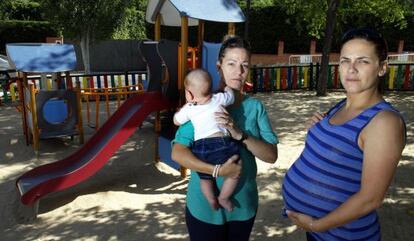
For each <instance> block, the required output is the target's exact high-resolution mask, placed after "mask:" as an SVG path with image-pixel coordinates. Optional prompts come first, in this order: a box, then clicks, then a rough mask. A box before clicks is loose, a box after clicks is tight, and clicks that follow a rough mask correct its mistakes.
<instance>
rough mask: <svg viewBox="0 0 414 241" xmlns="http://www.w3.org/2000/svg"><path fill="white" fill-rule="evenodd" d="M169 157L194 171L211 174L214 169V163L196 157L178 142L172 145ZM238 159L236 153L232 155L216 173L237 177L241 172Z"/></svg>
mask: <svg viewBox="0 0 414 241" xmlns="http://www.w3.org/2000/svg"><path fill="white" fill-rule="evenodd" d="M171 158H172V159H173V160H174V161H176V162H177V163H178V164H180V165H182V166H184V167H186V168H188V169H191V170H193V171H196V172H202V173H206V174H212V173H213V170H214V165H211V164H208V163H206V162H203V161H202V160H200V159H198V158H197V157H196V156H194V154H193V153H192V152H191V150H190V149H189V148H188V147H187V146H185V145H182V144H179V143H175V144H174V145H173V147H172V153H171ZM238 160H239V157H238V156H237V155H234V156H232V157H231V158H230V159H229V160H227V161H226V162H225V163H224V164H223V165H222V166H221V168H220V170H219V173H218V175H219V176H224V177H233V178H237V177H239V176H240V173H241V162H239V161H238Z"/></svg>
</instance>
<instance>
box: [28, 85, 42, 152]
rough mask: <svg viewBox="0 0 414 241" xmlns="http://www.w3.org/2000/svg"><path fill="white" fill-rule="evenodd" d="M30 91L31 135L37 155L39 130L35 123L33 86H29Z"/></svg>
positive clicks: (35, 112) (35, 111)
mask: <svg viewBox="0 0 414 241" xmlns="http://www.w3.org/2000/svg"><path fill="white" fill-rule="evenodd" d="M29 90H30V110H31V112H32V125H33V126H32V134H33V148H34V151H35V153H36V155H37V154H38V151H39V139H40V138H39V135H40V130H39V126H38V123H37V110H36V96H35V88H34V84H30V85H29Z"/></svg>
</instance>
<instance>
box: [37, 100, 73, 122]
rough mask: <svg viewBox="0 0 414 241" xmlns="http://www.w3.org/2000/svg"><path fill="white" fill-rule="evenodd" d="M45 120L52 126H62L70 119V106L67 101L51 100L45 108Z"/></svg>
mask: <svg viewBox="0 0 414 241" xmlns="http://www.w3.org/2000/svg"><path fill="white" fill-rule="evenodd" d="M43 118H44V119H45V120H46V121H47V122H49V123H50V124H60V123H62V122H64V121H65V120H66V119H67V118H68V105H67V103H66V101H65V100H62V99H51V100H48V101H47V102H46V103H45V104H44V106H43Z"/></svg>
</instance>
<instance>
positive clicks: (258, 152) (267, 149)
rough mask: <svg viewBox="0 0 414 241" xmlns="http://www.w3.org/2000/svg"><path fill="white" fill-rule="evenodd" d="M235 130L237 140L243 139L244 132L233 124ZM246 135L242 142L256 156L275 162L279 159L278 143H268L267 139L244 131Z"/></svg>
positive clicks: (234, 134)
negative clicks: (260, 138) (264, 139)
mask: <svg viewBox="0 0 414 241" xmlns="http://www.w3.org/2000/svg"><path fill="white" fill-rule="evenodd" d="M233 132H234V133H232V136H233V138H234V139H236V140H241V139H242V137H243V132H242V131H241V130H239V129H238V128H236V127H235V126H233ZM244 134H245V135H247V136H246V139H244V140H243V141H242V143H243V144H244V145H245V147H246V148H247V150H249V151H250V152H251V153H252V154H253V155H254V156H256V157H257V158H259V159H260V160H262V161H264V162H267V163H275V162H276V160H277V156H278V155H277V154H278V153H277V144H275V145H273V144H270V143H267V142H265V141H262V140H259V139H257V138H255V137H253V136H250V135H248V134H247V133H244Z"/></svg>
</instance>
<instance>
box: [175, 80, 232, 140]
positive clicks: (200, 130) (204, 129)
mask: <svg viewBox="0 0 414 241" xmlns="http://www.w3.org/2000/svg"><path fill="white" fill-rule="evenodd" d="M233 103H234V93H233V90H232V89H231V88H230V87H226V88H225V89H224V92H222V93H216V94H214V95H213V96H212V97H211V99H210V101H208V102H207V103H205V104H202V105H198V104H193V103H186V104H185V105H184V106H183V107H182V108H181V109H180V110H179V111H178V112H176V113H175V115H174V119H175V121H176V122H178V123H179V124H181V125H182V124H184V123H186V122H187V121H191V122H192V123H193V126H194V140H199V139H203V138H206V137H209V136H211V135H212V134H214V133H217V132H224V133H225V134H227V130H226V129H225V128H221V127H220V126H219V125H218V123H217V121H216V117H215V115H214V113H215V112H222V111H223V109H222V108H223V107H222V106H229V105H231V104H233Z"/></svg>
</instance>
